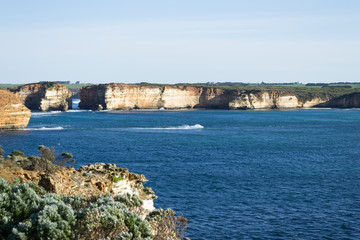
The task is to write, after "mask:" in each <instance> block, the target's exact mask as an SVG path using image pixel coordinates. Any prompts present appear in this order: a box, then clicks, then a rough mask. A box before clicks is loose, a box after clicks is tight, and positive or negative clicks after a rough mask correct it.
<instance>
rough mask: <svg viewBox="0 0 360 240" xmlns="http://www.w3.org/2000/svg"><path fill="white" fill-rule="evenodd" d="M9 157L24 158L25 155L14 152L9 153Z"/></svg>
mask: <svg viewBox="0 0 360 240" xmlns="http://www.w3.org/2000/svg"><path fill="white" fill-rule="evenodd" d="M10 157H26V155H25V153H23V152H21V151H18V150H14V151H12V152H11V153H10Z"/></svg>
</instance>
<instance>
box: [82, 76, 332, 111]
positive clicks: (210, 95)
mask: <svg viewBox="0 0 360 240" xmlns="http://www.w3.org/2000/svg"><path fill="white" fill-rule="evenodd" d="M80 99H81V102H80V104H79V107H80V108H83V109H95V110H102V109H110V110H112V109H137V108H139V109H158V108H166V109H180V108H220V109H288V108H301V107H307V108H308V107H313V106H315V105H318V104H320V103H323V102H325V100H323V99H321V98H319V97H314V98H313V99H309V100H306V101H302V100H300V99H299V98H298V97H297V95H296V94H293V93H288V92H284V91H269V90H261V91H260V90H259V91H256V90H243V91H238V90H224V89H218V88H210V87H192V86H191V87H190V86H178V85H168V86H152V85H150V86H144V85H129V84H116V83H112V84H100V85H93V86H86V87H82V88H81V89H80ZM326 100H328V99H326Z"/></svg>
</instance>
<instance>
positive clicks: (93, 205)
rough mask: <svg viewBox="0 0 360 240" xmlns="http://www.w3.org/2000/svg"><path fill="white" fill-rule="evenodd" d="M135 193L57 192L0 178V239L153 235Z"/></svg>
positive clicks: (109, 237)
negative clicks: (92, 194)
mask: <svg viewBox="0 0 360 240" xmlns="http://www.w3.org/2000/svg"><path fill="white" fill-rule="evenodd" d="M124 199H126V200H124ZM122 201H124V202H127V204H129V206H138V205H141V203H142V202H141V200H140V199H139V198H138V197H130V196H116V197H115V198H113V197H112V196H111V195H103V196H97V197H85V196H81V195H79V196H60V195H57V194H54V193H45V192H44V191H43V190H41V189H40V190H39V189H38V187H36V184H33V183H24V184H15V185H13V186H10V184H9V182H7V181H6V180H4V179H2V178H0V239H25V240H26V239H29V240H30V239H54V240H56V239H69V240H70V239H90V240H92V239H94V240H95V239H153V235H152V232H151V226H150V224H149V222H148V221H147V220H143V219H141V217H140V216H139V215H137V214H136V213H133V212H131V211H130V210H129V209H128V207H127V205H124V204H123V203H122Z"/></svg>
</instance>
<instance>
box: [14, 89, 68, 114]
mask: <svg viewBox="0 0 360 240" xmlns="http://www.w3.org/2000/svg"><path fill="white" fill-rule="evenodd" d="M11 91H12V92H14V93H15V94H16V95H17V96H18V97H19V98H20V100H21V101H22V102H23V103H24V104H25V106H26V107H28V108H29V109H32V110H40V111H49V110H61V111H67V110H68V109H71V107H72V100H71V93H70V92H69V90H68V89H67V87H65V86H63V85H61V84H58V83H50V84H47V83H36V84H27V85H23V86H20V87H17V88H13V89H11Z"/></svg>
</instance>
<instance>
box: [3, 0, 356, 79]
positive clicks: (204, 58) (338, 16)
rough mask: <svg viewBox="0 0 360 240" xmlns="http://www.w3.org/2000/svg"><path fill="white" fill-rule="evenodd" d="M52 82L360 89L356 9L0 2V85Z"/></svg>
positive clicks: (235, 1) (311, 1) (288, 3)
mask: <svg viewBox="0 0 360 240" xmlns="http://www.w3.org/2000/svg"><path fill="white" fill-rule="evenodd" d="M51 80H54V81H55V80H68V81H72V82H74V81H81V82H91V83H106V82H126V83H135V82H142V81H144V82H145V81H146V82H156V83H178V82H208V81H211V82H213V81H214V82H223V81H242V82H261V81H264V82H294V81H300V82H304V83H306V82H338V81H351V82H354V81H360V1H359V0H353V1H352V0H342V1H340V0H336V1H335V0H251V1H249V0H246V1H245V0H244V1H243V0H228V1H226V0H222V1H220V0H218V1H212V0H178V1H175V0H166V1H165V0H164V1H157V0H151V1H149V0H144V1H137V0H134V1H125V0H124V1H121V0H113V1H110V0H109V1H105V0H104V1H98V0H97V1H92V0H84V1H81V0H77V1H66V0H63V1H55V0H51V1H36V0H33V1H28V0H26V1H25V0H23V1H21V0H19V1H10V0H9V1H6V0H3V1H0V83H29V82H37V81H51Z"/></svg>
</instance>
